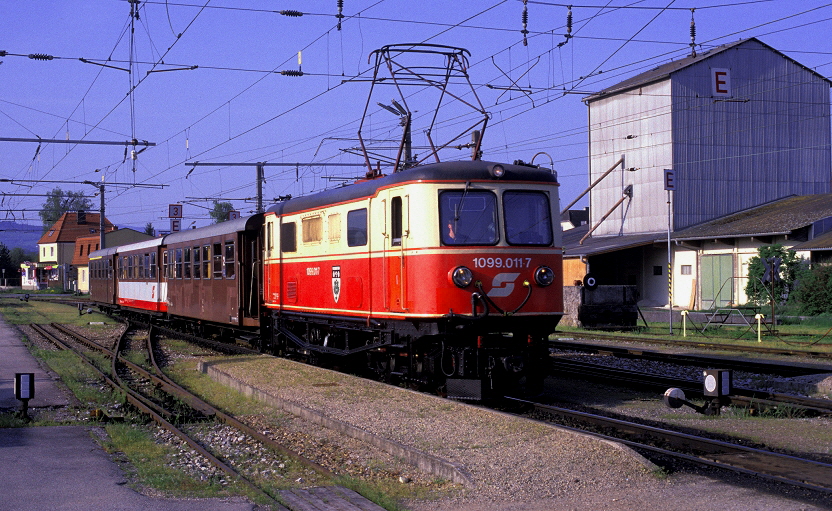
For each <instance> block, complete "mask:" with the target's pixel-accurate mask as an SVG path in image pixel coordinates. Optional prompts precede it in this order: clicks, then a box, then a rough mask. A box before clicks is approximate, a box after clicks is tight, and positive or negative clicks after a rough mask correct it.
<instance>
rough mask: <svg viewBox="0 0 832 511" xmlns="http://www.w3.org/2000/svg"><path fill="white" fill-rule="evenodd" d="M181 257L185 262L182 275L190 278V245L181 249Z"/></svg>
mask: <svg viewBox="0 0 832 511" xmlns="http://www.w3.org/2000/svg"><path fill="white" fill-rule="evenodd" d="M182 259H183V261H184V263H185V266H184V269H185V272H184V277H185V278H186V279H189V278H191V249H190V247H186V248H184V249H183V252H182Z"/></svg>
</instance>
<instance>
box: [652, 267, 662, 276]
mask: <svg viewBox="0 0 832 511" xmlns="http://www.w3.org/2000/svg"><path fill="white" fill-rule="evenodd" d="M661 274H662V267H661V265H659V266H654V267H653V275H661Z"/></svg>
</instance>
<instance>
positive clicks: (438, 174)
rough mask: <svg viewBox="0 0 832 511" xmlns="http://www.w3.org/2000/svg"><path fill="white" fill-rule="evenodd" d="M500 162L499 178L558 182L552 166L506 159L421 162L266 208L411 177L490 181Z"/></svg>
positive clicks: (285, 208)
mask: <svg viewBox="0 0 832 511" xmlns="http://www.w3.org/2000/svg"><path fill="white" fill-rule="evenodd" d="M496 165H500V166H502V167H503V168H504V169H505V174H504V175H503V176H502V177H501V178H500V179H499V181H511V182H518V181H520V182H522V181H527V182H536V183H553V184H557V182H558V178H557V175H556V174H555V173H554V172H553V171H550V170H547V169H542V168H537V167H529V166H526V165H513V164H507V163H497V162H488V161H482V160H475V161H471V160H469V161H451V162H442V163H432V164H429V165H420V166H418V167H413V168H410V169H407V170H404V171H402V172H396V173H394V174H390V175H387V176H384V177H379V178H376V179H371V180H367V181H360V182H358V183H355V184H352V185H348V186H343V187H340V188H333V189H331V190H326V191H323V192H320V193H316V194H313V195H307V196H304V197H298V198H295V199H290V200H288V201H286V202H282V203H280V204H277V205H275V206H272V207H271V208H269V209H268V210H267V212H269V213H278V214H285V213H294V212H297V211H304V210H307V209H311V208H317V207H321V206H325V205H328V204H336V203H339V202H346V201H350V200H355V199H360V198H364V197H369V196H372V195H375V194H376V192H377V191H378V190H379V189H381V188H386V187H389V186H394V185H397V184H401V183H407V182H412V181H456V182H466V181H491V180H496V179H495V178H494V177H493V176H492V174H491V171H492V169H493V168H494V167H495V166H496Z"/></svg>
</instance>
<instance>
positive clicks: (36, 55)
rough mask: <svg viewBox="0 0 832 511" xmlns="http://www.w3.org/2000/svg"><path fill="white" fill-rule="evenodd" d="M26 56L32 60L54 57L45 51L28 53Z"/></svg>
mask: <svg viewBox="0 0 832 511" xmlns="http://www.w3.org/2000/svg"><path fill="white" fill-rule="evenodd" d="M27 56H28V57H29V58H30V59H32V60H52V59H54V58H55V57H53V56H52V55H47V54H45V53H30V54H29V55H27Z"/></svg>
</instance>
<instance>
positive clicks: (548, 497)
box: [201, 356, 822, 511]
mask: <svg viewBox="0 0 832 511" xmlns="http://www.w3.org/2000/svg"><path fill="white" fill-rule="evenodd" d="M201 366H202V367H203V368H206V369H205V370H206V371H207V372H208V374H209V375H211V374H212V371H213V372H214V375H213V376H212V377H216V375H217V374H219V373H221V374H223V375H225V376H226V377H230V378H232V379H233V380H236V381H237V382H239V383H240V384H242V385H244V386H248V387H252V388H255V389H257V390H258V391H259V392H260V393H262V395H265V396H271V397H273V398H275V399H276V400H278V402H283V403H287V404H290V405H292V404H293V405H296V406H299V407H302V408H303V409H307V410H310V411H311V412H312V413H313V414H318V415H320V416H322V417H325V418H327V419H329V420H332V421H335V422H336V423H342V424H346V425H349V426H351V427H353V428H357V429H360V430H362V431H365V432H367V433H368V434H370V435H374V436H376V437H380V438H383V439H387V440H389V441H391V442H395V443H398V444H401V445H403V446H406V447H407V448H410V449H412V450H414V451H418V452H422V453H425V454H426V455H427V456H431V457H435V458H438V459H441V460H445V461H446V462H448V463H450V464H453V465H455V466H458V467H460V468H461V471H462V472H463V473H464V474H466V476H467V477H468V479H469V481H468V483H467V484H461V485H460V488H461V489H460V491H459V492H457V493H456V494H455V495H454V496H453V497H451V498H446V499H440V500H435V501H418V502H408V503H407V506H408V508H409V509H413V510H417V511H468V510H478V509H483V510H500V511H508V510H514V509H518V510H519V509H523V510H529V511H536V510H544V509H585V508H587V507H591V508H594V509H616V510H617V509H639V508H645V506H647V508H651V509H656V508H662V509H692V508H701V509H704V508H707V507H709V506H711V505H717V503H718V505H719V508H720V509H727V510H731V509H749V507H748V504H749V503H751V502H752V501H753V503H754V506H753V508H754V509H782V510H790V509H822V507H814V506H813V505H812V504H807V503H806V502H798V501H793V500H789V499H788V496H786V495H782V496H779V495H773V494H768V493H765V494H763V493H760V492H759V491H758V490H757V489H755V488H747V487H740V486H731V485H729V484H726V483H723V482H716V481H713V480H711V479H708V478H706V477H702V476H696V475H691V474H682V475H679V476H671V477H663V476H662V475H661V474H660V473H659V472H658V471H656V470H655V467H654V466H653V465H652V464H651V463H649V462H647V461H646V460H644V459H643V458H642V457H641V456H639V455H638V454H637V453H635V452H634V451H632V450H630V449H629V448H625V447H623V446H621V445H619V444H613V443H610V442H606V441H602V440H599V439H596V438H594V437H591V436H589V435H585V434H582V433H575V432H572V431H568V430H565V429H562V428H558V427H555V426H550V425H543V424H540V423H538V422H534V421H531V420H526V419H522V418H517V417H513V416H509V415H506V414H501V413H498V412H494V411H490V410H486V409H483V408H480V407H477V406H472V405H468V404H465V403H460V402H455V401H451V400H447V399H441V398H438V397H435V396H430V395H425V394H420V393H416V392H412V391H409V390H406V389H401V388H396V387H392V386H389V385H384V384H381V383H377V382H373V381H369V380H366V379H361V378H357V377H353V376H349V375H345V374H342V373H337V372H334V371H329V370H326V369H320V368H315V367H310V366H307V365H304V364H299V363H296V362H292V361H289V360H285V359H279V358H274V357H268V356H262V357H243V358H240V357H237V358H230V357H221V358H212V359H210V360H205V362H204V363H203V364H201ZM207 368H210V370H208V369H207ZM215 379H216V378H215ZM284 410H286V408H284ZM328 436H329V437H330V438H331V437H332V436H333V435H332V434H331V431H330V432H329V433H328ZM349 441H350V442H354V441H355V440H354V439H350V440H349ZM711 492H715V493H713V494H712V493H711ZM726 497H727V500H726ZM732 502H734V503H736V504H737V505H736V506H733V505H731V504H730V503H732ZM726 503H728V505H726ZM659 504H660V505H659ZM657 505H658V507H656V506H657Z"/></svg>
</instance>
